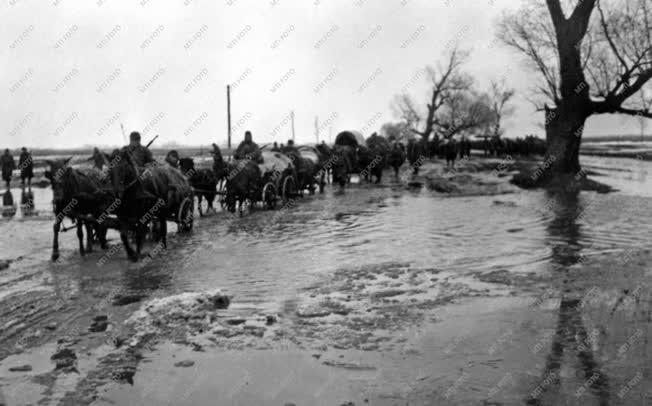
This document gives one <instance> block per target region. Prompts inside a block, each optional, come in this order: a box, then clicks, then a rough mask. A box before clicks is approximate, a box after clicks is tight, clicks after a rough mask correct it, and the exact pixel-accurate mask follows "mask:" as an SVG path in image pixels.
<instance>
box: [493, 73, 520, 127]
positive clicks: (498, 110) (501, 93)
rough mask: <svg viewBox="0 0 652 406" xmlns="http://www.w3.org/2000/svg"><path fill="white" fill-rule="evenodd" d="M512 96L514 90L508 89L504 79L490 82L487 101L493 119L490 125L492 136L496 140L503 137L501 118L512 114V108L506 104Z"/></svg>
mask: <svg viewBox="0 0 652 406" xmlns="http://www.w3.org/2000/svg"><path fill="white" fill-rule="evenodd" d="M514 94H515V91H514V89H512V88H509V87H508V86H507V84H506V83H505V80H504V79H503V80H501V81H496V80H492V81H491V89H490V90H489V99H490V103H491V113H492V115H493V117H492V120H491V122H490V124H491V125H493V136H494V137H496V138H500V136H501V135H503V129H502V127H501V123H502V120H503V118H505V117H507V116H509V115H511V114H513V113H514V108H513V107H512V106H509V105H508V104H507V103H509V101H510V100H511V99H512V97H514Z"/></svg>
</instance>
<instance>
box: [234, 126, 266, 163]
mask: <svg viewBox="0 0 652 406" xmlns="http://www.w3.org/2000/svg"><path fill="white" fill-rule="evenodd" d="M233 158H234V159H250V160H252V161H254V162H259V161H260V159H261V155H260V148H258V144H256V143H255V142H254V141H253V138H252V136H251V131H245V136H244V141H242V142H241V143H240V145H238V148H237V149H236V150H235V154H233Z"/></svg>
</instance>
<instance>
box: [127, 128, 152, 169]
mask: <svg viewBox="0 0 652 406" xmlns="http://www.w3.org/2000/svg"><path fill="white" fill-rule="evenodd" d="M127 150H128V151H129V152H130V153H131V157H132V159H133V160H134V161H135V163H136V165H138V166H145V165H146V164H148V163H151V162H154V158H153V157H152V152H151V151H150V150H149V149H147V148H146V147H144V146H142V145H141V144H140V133H139V132H137V131H134V132H132V133H131V134H129V145H128V146H127Z"/></svg>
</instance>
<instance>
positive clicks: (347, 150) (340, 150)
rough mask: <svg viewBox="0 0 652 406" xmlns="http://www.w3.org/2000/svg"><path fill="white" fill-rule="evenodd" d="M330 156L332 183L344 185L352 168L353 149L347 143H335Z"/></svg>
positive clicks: (347, 181) (353, 162)
mask: <svg viewBox="0 0 652 406" xmlns="http://www.w3.org/2000/svg"><path fill="white" fill-rule="evenodd" d="M332 157H333V158H332V161H333V163H332V166H331V171H332V172H333V183H337V184H339V185H340V187H344V186H345V185H346V184H347V183H349V182H350V180H351V173H352V172H353V170H354V164H355V149H354V147H352V146H349V145H335V146H334V147H333V155H332Z"/></svg>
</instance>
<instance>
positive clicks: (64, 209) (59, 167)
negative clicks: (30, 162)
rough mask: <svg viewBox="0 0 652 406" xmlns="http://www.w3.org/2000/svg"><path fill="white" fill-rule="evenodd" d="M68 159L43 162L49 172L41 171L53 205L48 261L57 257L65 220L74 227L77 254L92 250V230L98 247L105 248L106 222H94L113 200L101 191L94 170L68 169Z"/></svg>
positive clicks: (99, 177)
mask: <svg viewBox="0 0 652 406" xmlns="http://www.w3.org/2000/svg"><path fill="white" fill-rule="evenodd" d="M70 159H71V158H68V159H64V160H57V161H50V160H48V161H46V163H47V164H48V165H49V167H50V169H49V170H47V171H45V177H46V178H48V179H49V180H50V183H51V184H52V195H53V205H54V214H55V219H54V227H53V230H54V239H53V241H52V260H53V261H56V260H57V259H58V258H59V231H60V229H61V222H62V221H63V219H64V218H65V217H68V218H70V219H71V220H73V222H75V223H76V225H77V237H78V238H79V253H80V254H81V255H84V253H85V252H86V251H88V252H91V251H92V250H93V230H95V233H96V235H97V237H98V239H99V241H100V244H101V246H102V248H106V230H107V225H108V222H103V221H98V219H100V218H104V217H106V216H107V215H108V214H110V213H108V212H109V211H110V208H111V207H112V206H111V205H112V203H113V201H114V200H113V198H112V195H111V193H110V192H109V191H108V190H106V189H105V187H106V186H107V185H105V184H104V182H103V179H102V177H101V174H100V173H99V172H98V171H94V170H87V171H83V170H79V169H73V168H71V167H70V166H68V162H69V161H70ZM84 226H85V227H86V240H87V242H86V250H84V231H83V227H84Z"/></svg>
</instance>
